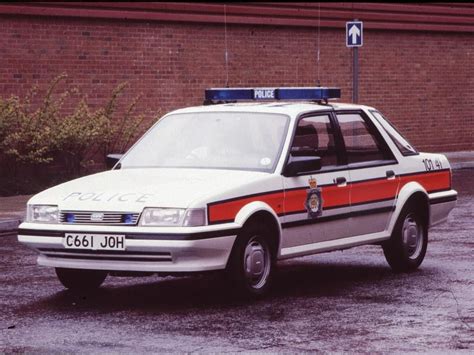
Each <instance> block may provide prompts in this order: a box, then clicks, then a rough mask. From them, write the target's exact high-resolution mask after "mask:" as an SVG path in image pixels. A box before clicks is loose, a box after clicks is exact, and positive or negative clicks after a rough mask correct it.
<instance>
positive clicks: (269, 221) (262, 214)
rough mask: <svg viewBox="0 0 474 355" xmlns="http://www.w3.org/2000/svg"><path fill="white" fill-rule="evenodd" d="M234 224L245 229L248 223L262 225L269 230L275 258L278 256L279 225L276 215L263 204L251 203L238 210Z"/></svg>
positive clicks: (258, 202)
mask: <svg viewBox="0 0 474 355" xmlns="http://www.w3.org/2000/svg"><path fill="white" fill-rule="evenodd" d="M235 222H236V223H238V224H239V225H241V226H242V228H245V226H246V225H248V224H250V223H263V224H265V225H267V226H269V228H270V235H271V238H272V241H273V242H274V243H273V246H274V248H275V249H274V252H275V257H278V256H279V253H280V244H281V233H282V231H281V224H280V221H279V218H278V215H277V214H276V213H275V211H274V210H273V209H272V208H271V207H270V206H269V205H268V204H266V203H265V202H260V201H255V202H251V203H249V204H247V205H245V206H244V207H242V208H241V209H240V211H239V212H238V213H237V215H236V217H235Z"/></svg>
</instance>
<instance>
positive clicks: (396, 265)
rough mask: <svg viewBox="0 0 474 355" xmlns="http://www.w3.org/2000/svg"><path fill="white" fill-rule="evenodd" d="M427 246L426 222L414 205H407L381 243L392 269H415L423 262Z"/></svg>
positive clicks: (400, 270) (401, 270)
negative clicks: (386, 238) (388, 236)
mask: <svg viewBox="0 0 474 355" xmlns="http://www.w3.org/2000/svg"><path fill="white" fill-rule="evenodd" d="M427 247H428V228H427V223H426V221H425V219H424V218H423V216H422V214H421V213H420V212H418V211H417V208H416V207H415V206H412V205H407V206H406V207H405V208H404V209H403V210H402V212H401V213H400V216H399V218H398V221H397V223H396V225H395V228H394V230H393V233H392V236H391V238H390V240H388V241H387V242H385V243H384V244H383V251H384V254H385V258H386V259H387V262H388V263H389V265H390V266H391V268H392V269H393V270H394V271H399V272H403V271H411V270H415V269H417V268H418V267H419V266H420V265H421V263H422V262H423V259H424V258H425V254H426V249H427Z"/></svg>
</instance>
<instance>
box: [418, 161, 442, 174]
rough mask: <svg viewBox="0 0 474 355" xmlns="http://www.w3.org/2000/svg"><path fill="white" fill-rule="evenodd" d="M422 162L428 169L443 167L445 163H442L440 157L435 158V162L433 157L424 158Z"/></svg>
mask: <svg viewBox="0 0 474 355" xmlns="http://www.w3.org/2000/svg"><path fill="white" fill-rule="evenodd" d="M422 162H423V164H424V165H425V170H426V171H432V170H441V169H443V164H441V161H440V160H439V159H434V162H433V160H432V159H423V160H422Z"/></svg>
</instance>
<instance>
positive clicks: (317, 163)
mask: <svg viewBox="0 0 474 355" xmlns="http://www.w3.org/2000/svg"><path fill="white" fill-rule="evenodd" d="M320 169H321V157H315V156H296V157H294V156H291V155H290V160H289V161H288V164H286V167H285V169H284V170H283V176H286V177H290V176H298V175H301V174H303V173H310V172H313V171H316V170H320Z"/></svg>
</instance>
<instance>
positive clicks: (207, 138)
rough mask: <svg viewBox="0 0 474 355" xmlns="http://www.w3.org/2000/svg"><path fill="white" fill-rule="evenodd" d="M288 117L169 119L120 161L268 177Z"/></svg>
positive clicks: (216, 114) (128, 164)
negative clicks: (247, 173) (254, 173)
mask: <svg viewBox="0 0 474 355" xmlns="http://www.w3.org/2000/svg"><path fill="white" fill-rule="evenodd" d="M288 121H289V118H288V117H287V116H285V115H279V114H267V113H243V112H200V113H186V114H173V115H169V116H167V117H165V118H163V119H161V120H160V121H159V122H158V123H157V124H156V125H155V126H153V127H152V128H151V129H150V130H149V131H148V132H147V133H146V134H145V135H144V136H143V137H142V139H141V140H139V141H138V143H137V144H135V145H134V146H133V147H132V148H131V149H130V150H129V151H128V152H127V154H126V155H125V156H124V157H123V158H122V160H121V166H122V168H144V167H157V168H158V167H159V168H201V169H235V170H255V171H265V172H273V170H274V169H275V166H276V164H277V161H278V158H279V155H280V151H281V149H282V147H283V142H284V137H285V135H286V132H287V127H288Z"/></svg>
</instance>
